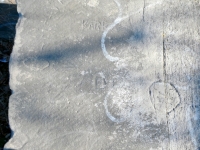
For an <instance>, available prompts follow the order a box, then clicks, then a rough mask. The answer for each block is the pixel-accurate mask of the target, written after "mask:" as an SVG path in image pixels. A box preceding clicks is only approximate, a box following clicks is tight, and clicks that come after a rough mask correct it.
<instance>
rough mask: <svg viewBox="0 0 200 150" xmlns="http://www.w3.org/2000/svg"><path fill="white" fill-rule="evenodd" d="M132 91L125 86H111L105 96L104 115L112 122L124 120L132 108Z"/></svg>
mask: <svg viewBox="0 0 200 150" xmlns="http://www.w3.org/2000/svg"><path fill="white" fill-rule="evenodd" d="M132 94H133V91H132V90H131V89H130V88H128V87H127V86H121V87H119V86H117V87H114V88H112V89H111V90H110V91H109V92H108V94H107V95H106V97H105V100H104V107H105V110H106V115H107V116H108V118H109V119H110V120H112V121H113V122H117V123H120V122H124V121H126V119H127V118H129V117H130V115H131V112H132V109H133V97H132Z"/></svg>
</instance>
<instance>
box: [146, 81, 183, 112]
mask: <svg viewBox="0 0 200 150" xmlns="http://www.w3.org/2000/svg"><path fill="white" fill-rule="evenodd" d="M149 94H150V98H151V102H152V104H153V106H154V109H155V110H156V111H159V112H160V113H161V112H165V113H170V112H171V111H173V110H174V109H176V108H177V107H178V105H179V104H180V101H181V99H180V95H179V92H178V90H177V89H176V88H175V86H174V85H173V84H172V83H164V82H162V81H157V82H154V83H153V84H152V85H151V86H150V87H149Z"/></svg>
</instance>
